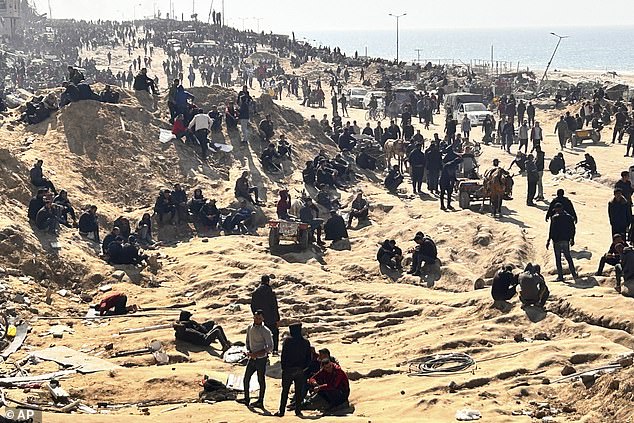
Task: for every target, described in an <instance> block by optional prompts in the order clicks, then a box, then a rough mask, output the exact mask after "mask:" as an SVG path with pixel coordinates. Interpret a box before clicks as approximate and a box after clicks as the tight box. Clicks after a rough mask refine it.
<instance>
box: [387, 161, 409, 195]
mask: <svg viewBox="0 0 634 423" xmlns="http://www.w3.org/2000/svg"><path fill="white" fill-rule="evenodd" d="M403 179H404V177H403V174H402V173H401V171H400V170H399V168H398V165H394V166H392V169H390V171H389V172H388V174H387V176H386V177H385V181H384V182H383V185H385V188H387V190H388V191H389V192H391V193H395V192H396V190H397V189H398V187H399V185H401V184H402V183H403Z"/></svg>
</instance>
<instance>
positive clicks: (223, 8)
mask: <svg viewBox="0 0 634 423" xmlns="http://www.w3.org/2000/svg"><path fill="white" fill-rule="evenodd" d="M222 26H225V0H222Z"/></svg>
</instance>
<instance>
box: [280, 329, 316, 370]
mask: <svg viewBox="0 0 634 423" xmlns="http://www.w3.org/2000/svg"><path fill="white" fill-rule="evenodd" d="M297 332H299V333H297ZM311 359H312V355H311V351H310V342H308V340H306V339H304V338H302V336H301V329H300V328H299V327H297V329H296V328H295V327H294V326H292V327H291V337H290V338H286V339H285V340H284V343H283V344H282V357H281V365H282V371H284V370H287V369H293V368H295V369H305V368H307V367H308V366H309V365H310V362H311Z"/></svg>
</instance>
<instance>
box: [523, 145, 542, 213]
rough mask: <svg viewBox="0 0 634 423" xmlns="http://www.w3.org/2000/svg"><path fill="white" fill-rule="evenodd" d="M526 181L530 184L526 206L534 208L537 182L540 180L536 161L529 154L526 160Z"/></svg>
mask: <svg viewBox="0 0 634 423" xmlns="http://www.w3.org/2000/svg"><path fill="white" fill-rule="evenodd" d="M525 166H526V180H527V182H528V190H527V196H526V205H527V206H534V205H535V203H533V200H534V199H535V192H536V191H537V181H538V180H539V173H538V171H537V166H536V165H535V160H534V157H533V155H532V154H529V155H528V157H527V158H526V164H525Z"/></svg>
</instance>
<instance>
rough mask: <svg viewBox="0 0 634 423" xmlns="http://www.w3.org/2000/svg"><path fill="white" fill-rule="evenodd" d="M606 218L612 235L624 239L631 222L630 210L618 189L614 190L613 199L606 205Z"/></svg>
mask: <svg viewBox="0 0 634 423" xmlns="http://www.w3.org/2000/svg"><path fill="white" fill-rule="evenodd" d="M608 216H609V218H610V226H611V227H612V235H613V236H614V235H616V234H619V235H621V236H622V237H623V238H624V239H625V235H626V234H627V232H628V231H627V229H628V227H629V226H630V222H631V220H632V209H631V207H630V205H629V203H628V202H627V200H626V199H625V197H624V196H623V191H621V189H620V188H615V189H614V198H613V199H612V200H610V202H609V203H608Z"/></svg>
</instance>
